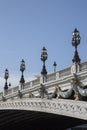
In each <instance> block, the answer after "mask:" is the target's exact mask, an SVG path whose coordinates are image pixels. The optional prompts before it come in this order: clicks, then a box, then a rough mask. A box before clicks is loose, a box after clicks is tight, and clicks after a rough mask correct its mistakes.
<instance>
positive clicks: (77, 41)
mask: <svg viewBox="0 0 87 130" xmlns="http://www.w3.org/2000/svg"><path fill="white" fill-rule="evenodd" d="M72 36H73V37H72V46H74V47H75V52H74V57H73V59H72V62H73V63H75V65H76V72H77V70H78V65H80V61H81V59H80V58H79V55H78V51H77V46H78V45H79V44H80V39H81V38H80V33H79V31H78V30H77V28H75V30H74V32H73V33H72Z"/></svg>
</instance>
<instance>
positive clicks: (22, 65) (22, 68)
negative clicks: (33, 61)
mask: <svg viewBox="0 0 87 130" xmlns="http://www.w3.org/2000/svg"><path fill="white" fill-rule="evenodd" d="M24 70H25V61H24V60H23V59H22V61H21V64H20V71H21V72H22V75H21V79H20V84H21V89H23V88H24V83H25V80H24V75H23V72H24Z"/></svg>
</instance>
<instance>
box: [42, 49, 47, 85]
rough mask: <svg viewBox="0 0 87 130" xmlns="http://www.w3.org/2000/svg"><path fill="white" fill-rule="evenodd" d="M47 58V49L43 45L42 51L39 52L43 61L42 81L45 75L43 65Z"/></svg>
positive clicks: (45, 71) (44, 79)
mask: <svg viewBox="0 0 87 130" xmlns="http://www.w3.org/2000/svg"><path fill="white" fill-rule="evenodd" d="M47 58H48V54H47V49H46V48H45V47H43V49H42V52H41V60H42V61H43V67H42V71H41V74H42V76H43V83H44V82H45V81H46V75H47V70H46V66H45V61H46V60H47Z"/></svg>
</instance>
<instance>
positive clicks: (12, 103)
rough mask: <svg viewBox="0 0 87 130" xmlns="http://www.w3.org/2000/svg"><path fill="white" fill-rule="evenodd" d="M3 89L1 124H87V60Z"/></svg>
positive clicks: (43, 126) (50, 126)
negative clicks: (44, 79) (43, 76)
mask: <svg viewBox="0 0 87 130" xmlns="http://www.w3.org/2000/svg"><path fill="white" fill-rule="evenodd" d="M72 68H73V65H72V66H70V67H68V68H66V69H64V70H61V71H58V72H54V73H51V74H48V75H47V77H46V82H44V83H42V80H43V79H42V76H37V78H36V79H34V80H32V81H30V82H27V83H25V84H24V86H23V88H22V89H21V86H16V87H13V88H11V87H10V88H8V89H7V90H4V91H3V92H1V93H0V128H2V129H5V128H8V129H10V128H11V129H12V128H21V129H24V128H26V129H27V128H30V129H36V128H38V130H44V129H47V130H49V129H54V130H57V129H61V130H62V129H67V128H71V127H74V126H77V125H83V124H87V62H84V63H82V64H81V68H80V69H79V70H78V72H77V73H73V71H72Z"/></svg>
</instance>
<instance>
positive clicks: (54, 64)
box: [53, 61, 57, 72]
mask: <svg viewBox="0 0 87 130" xmlns="http://www.w3.org/2000/svg"><path fill="white" fill-rule="evenodd" d="M56 66H57V64H56V62H55V61H54V63H53V67H54V72H56Z"/></svg>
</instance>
